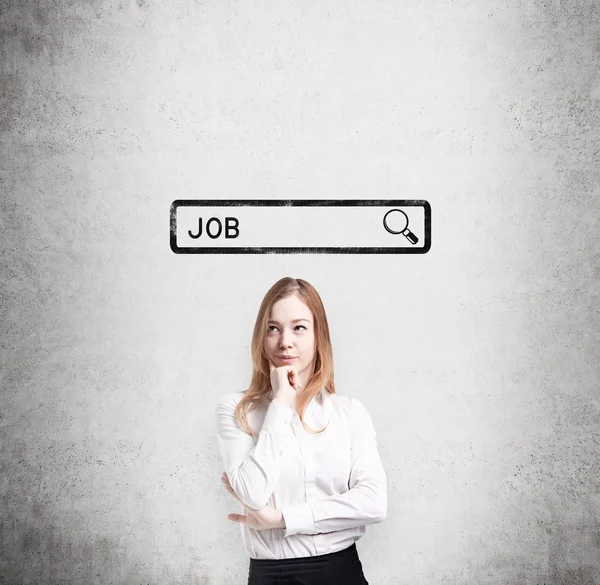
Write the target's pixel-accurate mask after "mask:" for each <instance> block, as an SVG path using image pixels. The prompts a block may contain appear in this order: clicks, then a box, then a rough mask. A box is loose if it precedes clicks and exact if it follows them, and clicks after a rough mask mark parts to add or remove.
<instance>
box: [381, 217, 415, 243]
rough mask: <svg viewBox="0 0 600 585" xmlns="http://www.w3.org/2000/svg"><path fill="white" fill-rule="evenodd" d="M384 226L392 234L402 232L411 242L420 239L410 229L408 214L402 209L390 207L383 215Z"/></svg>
mask: <svg viewBox="0 0 600 585" xmlns="http://www.w3.org/2000/svg"><path fill="white" fill-rule="evenodd" d="M383 227H384V228H385V229H386V230H387V231H388V232H390V234H394V235H397V234H402V235H403V236H405V237H406V239H407V240H408V241H409V242H410V243H411V244H416V243H417V242H418V241H419V238H417V236H415V234H413V233H412V232H411V231H410V230H409V229H408V215H406V213H404V211H402V210H401V209H390V210H389V211H388V212H387V213H386V214H385V215H384V217H383Z"/></svg>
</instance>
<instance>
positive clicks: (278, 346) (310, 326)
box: [265, 295, 315, 386]
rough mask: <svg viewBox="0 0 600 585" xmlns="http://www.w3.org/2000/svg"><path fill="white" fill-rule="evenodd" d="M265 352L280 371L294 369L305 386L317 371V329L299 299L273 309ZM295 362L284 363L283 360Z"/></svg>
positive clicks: (279, 302)
mask: <svg viewBox="0 0 600 585" xmlns="http://www.w3.org/2000/svg"><path fill="white" fill-rule="evenodd" d="M265 350H266V352H267V355H268V356H269V359H270V360H271V361H272V362H273V363H274V364H275V366H277V367H281V366H286V365H290V366H294V367H295V368H296V371H297V372H298V373H299V374H300V381H301V384H302V386H305V385H306V384H307V383H308V381H309V380H310V378H311V376H312V374H313V371H314V362H313V360H314V358H315V329H314V318H313V315H312V313H311V310H310V309H309V308H308V307H307V306H306V305H305V304H304V302H303V301H302V300H300V298H299V297H298V296H296V295H292V296H289V297H286V298H284V299H280V300H279V301H277V302H276V303H275V304H274V305H273V308H272V309H271V314H270V315H269V322H268V327H267V335H266V338H265ZM284 355H285V356H292V358H293V359H289V360H286V359H283V357H282V356H284Z"/></svg>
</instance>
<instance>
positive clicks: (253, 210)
mask: <svg viewBox="0 0 600 585" xmlns="http://www.w3.org/2000/svg"><path fill="white" fill-rule="evenodd" d="M170 245H171V250H172V251H173V252H174V253H175V254H272V253H286V254H298V253H308V254H311V253H320V254H425V253H427V252H428V251H429V249H430V248H431V206H430V205H429V203H428V202H427V201H425V200H421V199H392V200H370V199H324V200H321V199H304V200H281V199H279V200H272V199H270V200H262V199H229V200H219V199H178V200H176V201H173V203H172V204H171V210H170Z"/></svg>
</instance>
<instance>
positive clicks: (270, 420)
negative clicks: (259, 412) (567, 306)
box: [262, 402, 294, 436]
mask: <svg viewBox="0 0 600 585" xmlns="http://www.w3.org/2000/svg"><path fill="white" fill-rule="evenodd" d="M293 414H294V409H293V408H292V407H291V406H287V405H285V404H278V403H277V402H271V404H269V408H268V409H267V414H266V415H265V420H264V421H263V425H262V430H263V431H268V432H270V433H275V434H276V435H288V436H289V435H292V436H293V435H294V433H293V431H292V415H293Z"/></svg>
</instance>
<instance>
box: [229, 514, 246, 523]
mask: <svg viewBox="0 0 600 585" xmlns="http://www.w3.org/2000/svg"><path fill="white" fill-rule="evenodd" d="M227 519H228V520H231V521H232V522H239V523H240V524H248V516H242V514H227Z"/></svg>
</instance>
